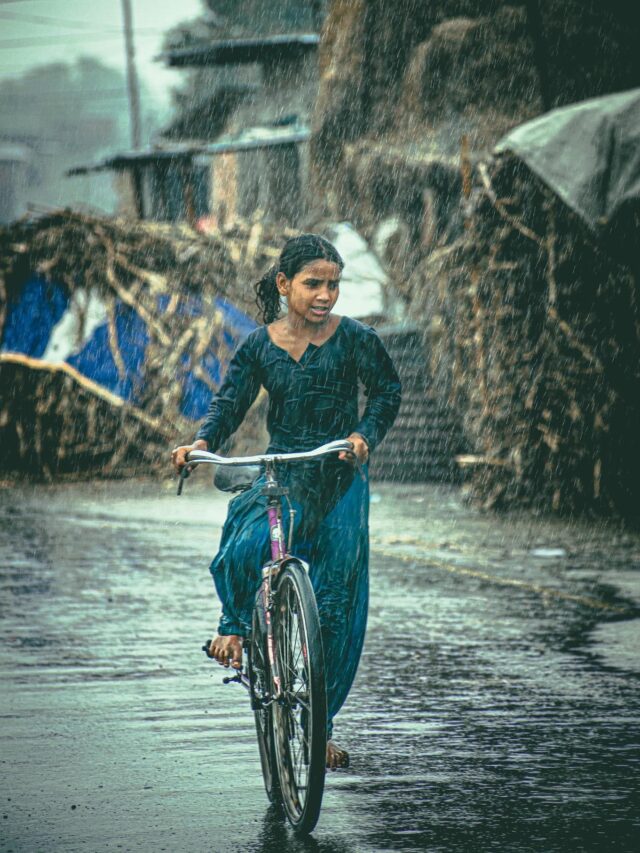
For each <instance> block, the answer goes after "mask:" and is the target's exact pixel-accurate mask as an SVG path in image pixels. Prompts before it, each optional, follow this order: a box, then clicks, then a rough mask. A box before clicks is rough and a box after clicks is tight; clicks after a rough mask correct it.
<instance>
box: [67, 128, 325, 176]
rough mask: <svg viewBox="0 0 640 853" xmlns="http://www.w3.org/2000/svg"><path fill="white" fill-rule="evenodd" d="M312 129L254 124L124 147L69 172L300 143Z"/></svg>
mask: <svg viewBox="0 0 640 853" xmlns="http://www.w3.org/2000/svg"><path fill="white" fill-rule="evenodd" d="M310 135H311V131H310V130H309V128H308V127H306V126H304V125H294V126H293V127H284V128H278V127H252V128H248V129H247V130H244V131H242V132H241V133H238V134H233V135H231V134H227V135H225V136H221V137H219V138H218V139H217V140H216V141H215V142H204V143H200V144H198V143H187V142H178V143H175V144H174V145H166V146H163V147H162V148H143V149H140V150H138V151H123V152H121V153H119V154H114V155H112V156H111V157H107V158H106V159H104V160H101V161H100V162H99V163H94V164H91V165H88V166H76V167H75V168H73V169H69V171H68V172H67V175H69V176H73V175H85V174H87V173H88V172H100V171H104V170H109V169H112V170H118V169H129V168H133V167H134V166H147V165H150V164H152V163H160V162H169V161H171V160H174V161H177V160H183V161H189V160H193V158H194V157H215V156H217V155H218V154H225V153H227V152H229V151H251V150H255V149H259V148H274V147H276V146H278V145H297V144H299V143H301V142H306V141H307V140H308V139H309V137H310Z"/></svg>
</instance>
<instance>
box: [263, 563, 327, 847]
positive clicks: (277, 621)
mask: <svg viewBox="0 0 640 853" xmlns="http://www.w3.org/2000/svg"><path fill="white" fill-rule="evenodd" d="M273 614H274V639H275V656H276V661H277V664H278V671H279V674H280V679H281V688H282V695H281V698H280V700H279V701H276V702H274V703H273V706H272V707H273V718H272V721H273V733H274V746H275V752H276V760H277V765H278V776H279V780H280V790H281V794H282V804H283V806H284V809H285V812H286V814H287V817H288V819H289V822H290V823H291V825H292V826H293V828H294V830H296V831H297V832H300V833H306V832H311V830H312V829H313V828H314V826H315V825H316V823H317V822H318V817H319V816H320V806H321V804H322V794H323V791H324V777H325V763H326V750H327V694H326V685H325V673H324V655H323V651H322V638H321V635H320V620H319V618H318V608H317V605H316V600H315V596H314V594H313V589H312V587H311V583H310V581H309V578H308V577H307V573H306V572H305V570H304V568H303V567H302V565H300V564H299V563H296V562H293V563H289V564H288V565H287V567H286V568H285V569H284V570H283V572H282V574H281V576H280V577H279V578H278V587H277V591H276V596H275V606H274V611H273Z"/></svg>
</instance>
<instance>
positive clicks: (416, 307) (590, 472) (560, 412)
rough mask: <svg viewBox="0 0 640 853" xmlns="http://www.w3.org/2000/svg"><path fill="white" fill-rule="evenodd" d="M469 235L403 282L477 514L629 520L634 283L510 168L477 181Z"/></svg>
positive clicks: (637, 321) (560, 208) (639, 369)
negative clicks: (460, 433) (526, 509)
mask: <svg viewBox="0 0 640 853" xmlns="http://www.w3.org/2000/svg"><path fill="white" fill-rule="evenodd" d="M467 214H468V219H467V223H466V225H467V230H466V233H465V235H464V236H463V237H462V238H461V239H460V240H458V241H457V242H456V243H455V244H454V245H452V246H448V247H445V248H443V249H440V250H438V251H436V252H434V253H432V254H431V255H430V256H429V257H428V258H427V259H426V260H425V261H424V262H423V263H422V264H421V265H420V266H419V267H418V268H417V269H416V271H415V272H414V274H413V277H412V280H411V282H410V288H411V292H412V311H413V313H414V315H415V316H421V317H425V316H427V317H430V318H431V320H430V322H431V328H430V330H429V334H428V339H429V350H430V352H431V357H432V365H431V367H432V371H433V374H434V377H435V379H436V381H439V382H440V383H441V384H442V387H443V388H446V389H447V391H448V393H449V399H450V402H451V404H452V405H453V406H454V407H455V409H456V410H457V412H458V414H459V417H460V418H461V419H462V421H463V423H464V428H465V432H466V435H467V438H468V440H469V441H470V444H471V445H472V446H473V447H474V448H475V450H476V453H474V454H470V455H466V456H463V457H461V458H460V459H459V462H460V463H461V464H462V465H464V466H466V468H467V470H468V472H469V488H470V492H471V494H472V496H473V497H474V498H475V499H476V500H477V501H478V502H480V503H481V504H482V505H483V506H485V507H494V506H496V507H508V506H512V505H514V504H520V505H529V506H536V507H540V508H544V509H552V510H555V511H561V512H572V511H578V510H585V509H587V510H598V511H604V512H607V513H609V512H614V513H617V514H618V513H621V514H624V515H634V514H637V507H638V505H639V503H638V498H639V497H640V476H639V475H640V471H639V470H638V457H639V454H638V452H637V446H636V445H637V438H638V435H640V393H639V392H640V311H639V308H638V279H637V275H636V274H634V272H633V270H632V269H631V268H630V267H628V266H626V265H625V263H624V262H623V261H622V260H621V256H619V255H618V256H614V255H613V254H609V253H608V251H607V250H606V248H607V245H608V247H609V249H611V247H612V245H613V244H612V243H610V242H609V243H608V244H605V243H604V242H602V241H597V240H596V239H595V238H594V237H593V235H591V234H590V233H589V232H588V231H587V229H586V227H585V226H584V225H583V223H582V221H581V220H580V219H579V218H578V217H577V216H576V215H574V214H573V213H572V212H571V211H570V210H569V209H568V208H567V207H566V206H565V205H564V204H563V203H562V202H561V201H560V200H559V199H558V198H557V197H556V196H555V195H554V194H553V193H551V192H550V191H549V190H548V189H547V188H546V187H545V186H544V185H543V184H542V183H541V182H540V181H538V180H537V179H536V178H535V177H534V176H533V175H532V174H531V172H529V170H528V169H527V168H526V167H525V166H524V165H523V164H522V163H521V162H520V161H518V160H517V159H515V158H514V157H511V156H509V155H503V156H500V157H498V158H496V159H494V160H493V161H492V162H490V164H489V165H488V166H486V165H482V166H480V168H479V169H478V171H477V179H476V186H475V188H474V191H473V194H472V197H471V199H470V204H469V209H468V211H467Z"/></svg>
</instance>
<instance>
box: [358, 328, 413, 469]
mask: <svg viewBox="0 0 640 853" xmlns="http://www.w3.org/2000/svg"><path fill="white" fill-rule="evenodd" d="M355 354H356V360H357V367H358V378H359V379H360V380H361V381H362V382H363V384H364V388H365V394H366V396H367V405H366V407H365V410H364V415H363V416H362V418H361V419H360V422H359V423H358V425H357V426H356V428H355V429H354V433H358V434H359V435H361V436H362V437H363V438H364V440H365V441H366V443H367V445H368V447H369V451H371V452H373V450H374V449H375V448H376V447H377V446H378V445H379V444H380V442H381V441H382V439H383V438H384V437H385V435H386V434H387V431H388V430H389V428H390V427H391V425H392V424H393V422H394V421H395V419H396V415H397V414H398V409H399V408H400V396H401V391H402V385H401V383H400V378H399V377H398V374H397V372H396V369H395V367H394V366H393V362H392V361H391V358H390V357H389V353H388V352H387V351H386V349H385V347H384V344H383V343H382V341H381V340H380V338H379V337H378V335H377V334H376V332H375V331H374V330H373V329H372V328H371V327H370V326H364V327H363V331H362V333H361V335H359V336H358V342H357V346H356V347H355Z"/></svg>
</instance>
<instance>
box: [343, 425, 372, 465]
mask: <svg viewBox="0 0 640 853" xmlns="http://www.w3.org/2000/svg"><path fill="white" fill-rule="evenodd" d="M347 441H350V442H351V444H353V450H352V451H351V452H348V451H346V450H343V451H342V452H341V453H338V459H342V460H343V461H345V462H350V463H351V464H352V465H354V464H355V460H354V458H353V457H354V456H356V458H357V459H358V462H360V464H361V465H364V463H365V462H366V461H367V459H368V458H369V445H368V444H367V442H366V441H365V440H364V438H363V437H362V436H361V435H360V433H359V432H352V433H351V435H348V436H347Z"/></svg>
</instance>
